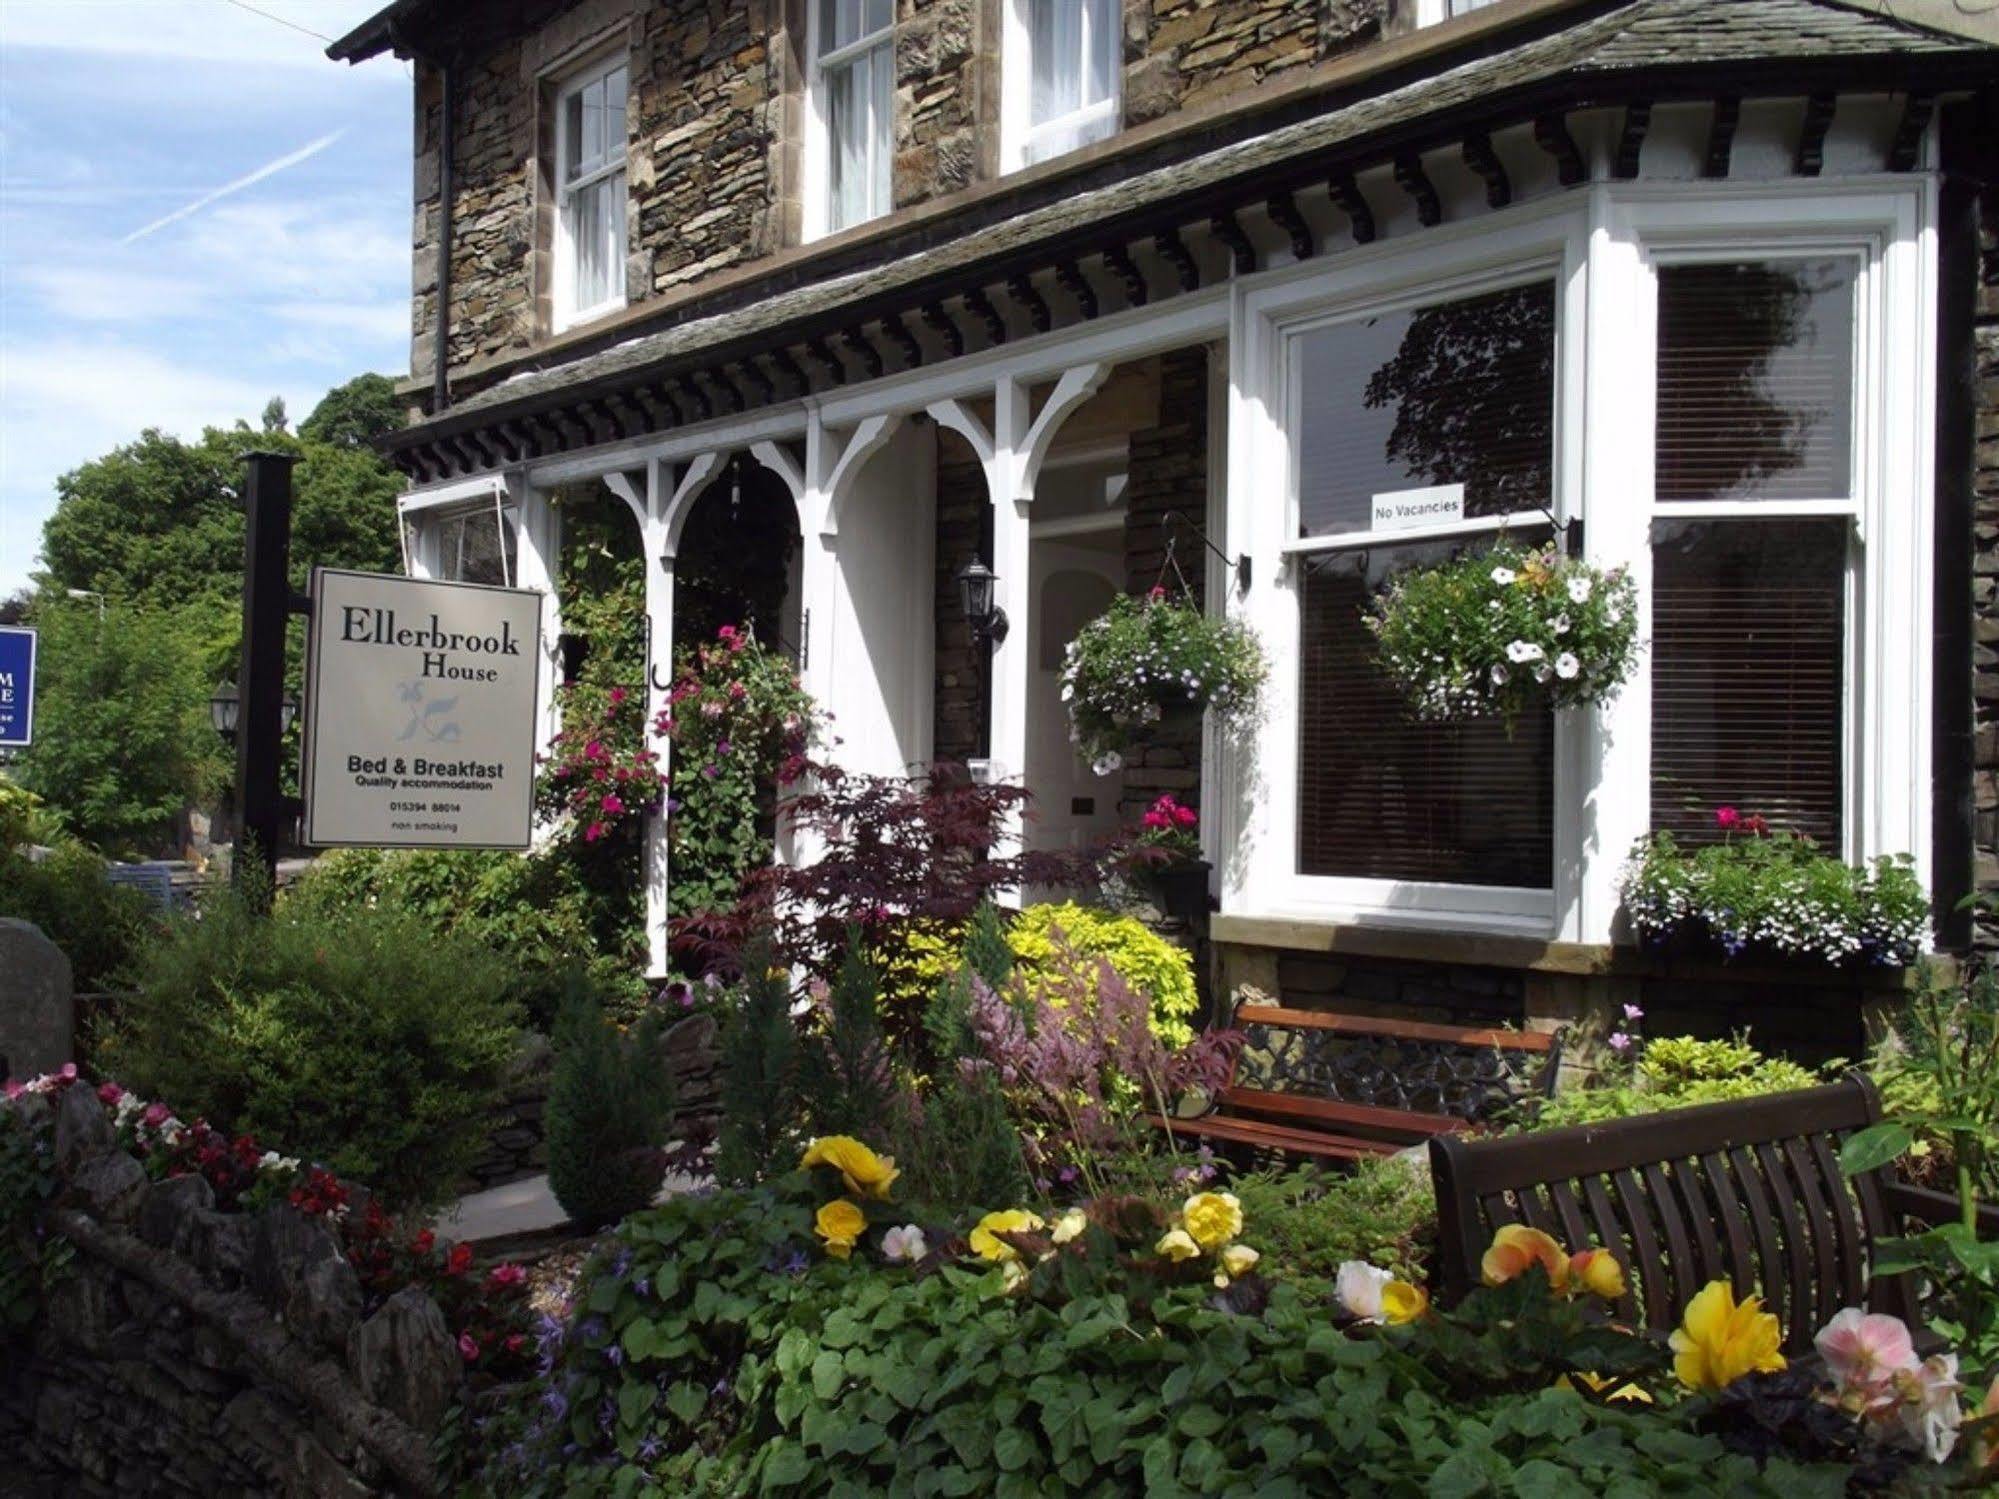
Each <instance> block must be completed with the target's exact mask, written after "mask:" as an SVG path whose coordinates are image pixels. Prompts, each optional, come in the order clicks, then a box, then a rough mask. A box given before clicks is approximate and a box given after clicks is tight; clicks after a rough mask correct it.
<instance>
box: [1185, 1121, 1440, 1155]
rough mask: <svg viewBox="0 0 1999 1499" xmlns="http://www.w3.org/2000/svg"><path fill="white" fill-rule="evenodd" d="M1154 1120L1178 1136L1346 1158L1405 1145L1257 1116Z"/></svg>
mask: <svg viewBox="0 0 1999 1499" xmlns="http://www.w3.org/2000/svg"><path fill="white" fill-rule="evenodd" d="M1153 1122H1154V1123H1155V1124H1160V1125H1163V1127H1164V1128H1166V1129H1167V1130H1168V1131H1169V1132H1170V1133H1172V1134H1173V1135H1174V1136H1176V1137H1178V1136H1190V1137H1193V1138H1196V1139H1201V1138H1206V1139H1214V1140H1226V1141H1229V1142H1231V1143H1233V1144H1237V1145H1254V1146H1260V1147H1263V1148H1265V1149H1270V1150H1287V1151H1291V1152H1293V1153H1295V1154H1299V1155H1317V1156H1328V1157H1331V1158H1333V1159H1335V1160H1343V1161H1358V1160H1365V1159H1367V1158H1369V1157H1373V1156H1384V1155H1393V1154H1394V1153H1395V1152H1396V1151H1397V1150H1398V1149H1401V1148H1402V1147H1400V1146H1397V1145H1394V1144H1391V1143H1390V1142H1388V1141H1385V1140H1363V1139H1360V1138H1359V1137H1357V1136H1349V1135H1334V1134H1328V1133H1326V1132H1324V1131H1322V1130H1305V1129H1291V1128H1289V1127H1287V1126H1285V1125H1282V1124H1263V1123H1259V1122H1258V1121H1256V1120H1254V1119H1229V1118H1224V1117H1221V1116H1218V1115H1215V1114H1208V1115H1204V1116H1202V1117H1201V1118H1199V1119H1169V1120H1158V1119H1155V1120H1154V1121H1153Z"/></svg>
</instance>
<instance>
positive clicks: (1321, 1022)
mask: <svg viewBox="0 0 1999 1499" xmlns="http://www.w3.org/2000/svg"><path fill="white" fill-rule="evenodd" d="M1235 1024H1236V1026H1237V1027H1238V1028H1241V1027H1242V1026H1246V1025H1274V1026H1281V1027H1284V1028H1287V1029H1291V1030H1305V1031H1339V1032H1341V1033H1343V1034H1345V1035H1349V1036H1386V1037H1389V1038H1391V1039H1397V1040H1405V1041H1433V1042H1436V1043H1437V1044H1439V1045H1442V1046H1468V1047H1478V1048H1483V1047H1495V1048H1497V1049H1499V1050H1501V1051H1535V1052H1542V1051H1546V1050H1548V1049H1549V1047H1551V1046H1552V1045H1554V1039H1555V1038H1554V1037H1553V1036H1552V1035H1550V1034H1547V1033H1544V1032H1541V1031H1509V1030H1501V1029H1497V1028H1492V1027H1485V1028H1480V1027H1471V1026H1462V1025H1438V1024H1436V1023H1435V1022H1434V1021H1428V1020H1389V1019H1385V1018H1383V1017H1381V1016H1376V1015H1344V1014H1339V1013H1336V1012H1334V1011H1331V1010H1293V1009H1289V1008H1286V1007H1285V1006H1282V1005H1238V1006H1236V1012H1235Z"/></svg>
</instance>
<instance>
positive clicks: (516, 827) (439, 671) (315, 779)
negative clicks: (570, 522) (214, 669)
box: [302, 567, 541, 848]
mask: <svg viewBox="0 0 1999 1499" xmlns="http://www.w3.org/2000/svg"><path fill="white" fill-rule="evenodd" d="M540 630H541V595H540V594H538V593H535V592H531V591H529V590H526V589H519V588H489V587H485V586H483V585H480V584H476V583H435V582H430V581H426V580H420V579H414V578H400V577H393V576H387V575H383V574H379V573H357V572H347V571H344V570H341V569H338V568H330V567H322V568H316V569H315V570H314V571H313V575H312V630H311V637H310V641H309V643H308V646H307V650H306V700H305V701H306V711H305V769H304V775H303V777H302V780H303V784H304V790H305V841H306V842H307V843H309V844H318V845H322V846H328V845H345V844H360V845H364V846H368V847H375V848H445V847H449V848H526V847H527V846H528V843H529V841H530V839H531V837H532V835H533V831H534V757H535V725H536V716H535V715H536V707H537V704H536V689H537V685H538V682H539V677H540V672H539V669H538V668H539V658H540Z"/></svg>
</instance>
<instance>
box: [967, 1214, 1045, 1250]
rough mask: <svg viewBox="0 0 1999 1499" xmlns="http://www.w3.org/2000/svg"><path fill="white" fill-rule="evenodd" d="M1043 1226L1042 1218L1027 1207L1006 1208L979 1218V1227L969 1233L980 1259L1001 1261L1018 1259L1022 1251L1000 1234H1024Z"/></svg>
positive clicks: (973, 1248)
mask: <svg viewBox="0 0 1999 1499" xmlns="http://www.w3.org/2000/svg"><path fill="white" fill-rule="evenodd" d="M1041 1226H1042V1223H1041V1220H1040V1219H1039V1218H1037V1217H1035V1216H1034V1214H1032V1213H1030V1212H1028V1211H1027V1209H1026V1208H1006V1209H1003V1210H1002V1211H1000V1212H997V1213H988V1214H986V1216H985V1217H983V1218H981V1219H980V1220H979V1223H978V1227H976V1228H974V1229H973V1230H972V1232H971V1234H970V1235H969V1238H970V1240H971V1245H972V1252H973V1253H974V1254H976V1255H978V1256H979V1258H980V1259H985V1260H998V1261H1000V1262H1001V1263H1005V1262H1006V1261H1008V1260H1017V1259H1019V1258H1020V1251H1019V1250H1017V1249H1015V1248H1014V1247H1013V1246H1012V1245H1011V1244H1009V1243H1007V1242H1006V1240H1004V1239H1002V1238H1000V1237H998V1236H999V1235H1000V1234H1024V1233H1028V1232H1031V1231H1032V1230H1034V1229H1037V1228H1040V1227H1041Z"/></svg>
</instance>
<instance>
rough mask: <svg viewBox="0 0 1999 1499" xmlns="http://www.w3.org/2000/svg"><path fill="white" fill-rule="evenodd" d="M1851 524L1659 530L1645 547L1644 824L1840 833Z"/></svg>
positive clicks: (1719, 524) (1696, 837)
mask: <svg viewBox="0 0 1999 1499" xmlns="http://www.w3.org/2000/svg"><path fill="white" fill-rule="evenodd" d="M1846 535H1847V523H1846V522H1845V521H1844V520H1841V519H1833V520H1746V521H1732V520H1731V521H1661V522H1659V523H1657V524H1656V525H1655V526H1654V528H1653V537H1652V549H1653V561H1652V658H1653V659H1652V826H1653V827H1654V828H1655V829H1658V830H1662V831H1666V832H1670V833H1672V834H1673V836H1674V837H1675V838H1678V839H1680V840H1682V841H1684V842H1691V843H1702V842H1709V841H1713V840H1714V839H1716V838H1717V837H1719V836H1720V835H1719V833H1718V830H1717V829H1716V827H1715V821H1714V812H1715V809H1716V808H1717V807H1723V806H1732V807H1735V808H1736V809H1738V810H1739V811H1740V812H1742V814H1743V815H1744V816H1747V815H1749V814H1751V813H1760V814H1761V815H1762V816H1763V817H1764V818H1765V819H1767V820H1768V821H1769V823H1770V824H1771V826H1772V827H1777V828H1786V829H1789V830H1791V831H1793V832H1798V833H1803V834H1805V835H1806V836H1808V837H1811V838H1814V839H1816V840H1817V841H1818V842H1819V843H1821V844H1823V845H1824V846H1825V847H1827V848H1829V849H1837V848H1838V847H1839V846H1840V839H1841V836H1842V833H1843V831H1844V818H1843V816H1842V806H1843V802H1844V774H1843V763H1844V758H1845V756H1844V737H1843V722H1844V713H1845V709H1844V696H1845V687H1846V682H1845V666H1846V617H1845V613H1846V610H1845V597H1846Z"/></svg>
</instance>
